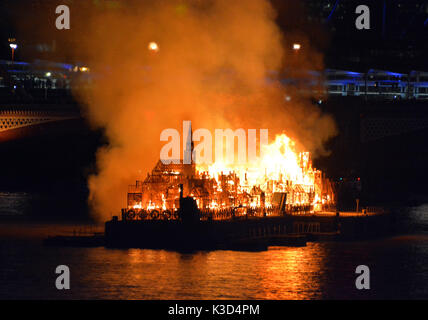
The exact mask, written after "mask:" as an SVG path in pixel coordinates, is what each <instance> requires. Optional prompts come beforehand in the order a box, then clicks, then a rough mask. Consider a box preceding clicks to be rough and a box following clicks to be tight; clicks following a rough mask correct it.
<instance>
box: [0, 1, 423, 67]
mask: <svg viewBox="0 0 428 320" xmlns="http://www.w3.org/2000/svg"><path fill="white" fill-rule="evenodd" d="M133 1H135V0H128V1H114V0H2V1H1V2H0V58H1V59H8V58H10V50H9V46H8V42H7V39H8V38H9V37H16V38H17V39H18V42H19V43H21V44H22V45H21V47H20V50H18V51H17V53H16V54H17V59H20V60H32V59H34V58H45V59H55V56H56V55H57V54H58V53H61V57H65V59H70V60H72V59H73V58H72V57H68V56H67V54H64V53H66V52H67V48H68V47H69V46H73V43H72V42H71V41H70V40H69V39H68V36H69V35H71V34H72V32H73V30H71V31H65V32H64V31H61V32H60V31H57V30H56V29H55V28H54V23H55V18H56V16H55V13H54V12H55V7H56V6H57V5H59V4H67V5H69V6H70V8H71V15H72V21H76V20H73V16H74V17H75V16H76V15H78V14H81V13H82V12H85V11H86V10H85V9H88V8H91V9H96V10H120V7H122V6H124V5H123V3H130V6H132V3H133ZM138 1H144V0H138ZM173 1H177V2H180V0H173ZM271 1H272V3H273V4H274V6H275V7H276V8H277V11H278V18H277V20H278V24H279V26H280V27H281V28H282V30H284V32H285V33H293V32H295V31H298V32H301V33H304V34H305V35H307V36H308V37H309V39H310V41H311V42H312V44H313V45H314V46H315V47H318V48H319V49H320V50H321V51H322V52H325V53H326V63H327V65H330V64H333V65H334V66H336V67H340V64H343V66H346V65H347V64H352V63H354V64H355V65H357V66H358V65H361V64H364V63H367V64H373V61H382V62H385V61H386V62H385V63H389V64H390V65H391V66H392V67H394V65H395V64H397V67H398V68H400V66H399V65H400V63H402V62H403V60H407V61H412V63H414V65H413V66H412V67H414V68H416V67H419V68H425V69H428V66H427V62H426V61H425V60H426V59H425V57H426V55H427V53H428V50H427V47H428V45H427V43H428V23H427V22H428V3H427V1H423V0H388V1H387V2H385V3H387V4H388V5H387V6H386V7H385V11H384V1H383V0H367V1H364V3H365V4H367V5H369V6H370V9H371V27H372V28H371V30H370V31H367V30H366V31H358V30H356V28H355V18H356V16H357V15H356V14H355V8H356V6H358V5H359V4H361V1H355V0H346V1H345V0H342V1H337V0H325V1H320V0H318V1H315V0H302V1H300V2H299V1H296V0H271ZM336 3H337V4H338V5H337V6H336V7H335V4H336ZM78 8H79V9H78ZM82 8H83V9H82ZM333 8H335V10H333ZM290 12H293V13H294V12H295V13H296V14H290ZM332 12H333V13H332ZM330 14H331V17H330V19H328V17H329V15H330ZM80 18H82V17H80ZM384 18H385V19H384ZM80 21H85V19H84V18H83V19H80ZM35 24H36V25H35ZM72 29H73V28H72ZM53 40H55V44H54V45H55V50H56V54H54V53H52V52H50V50H49V48H50V47H51V46H52V45H53ZM24 46H25V48H24ZM81 58H82V59H84V57H81ZM63 59H64V58H63ZM67 62H71V61H67ZM379 63H380V62H379Z"/></svg>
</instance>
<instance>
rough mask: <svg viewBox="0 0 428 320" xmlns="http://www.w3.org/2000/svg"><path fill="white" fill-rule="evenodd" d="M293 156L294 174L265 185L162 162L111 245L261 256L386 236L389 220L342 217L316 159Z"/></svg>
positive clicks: (110, 225)
mask: <svg viewBox="0 0 428 320" xmlns="http://www.w3.org/2000/svg"><path fill="white" fill-rule="evenodd" d="M284 141H286V142H287V143H288V142H289V141H288V140H283V142H284ZM276 147H278V146H276ZM283 150H284V149H283ZM288 156H289V157H290V156H291V157H294V158H293V159H294V163H293V164H292V166H291V167H292V170H294V172H293V173H294V174H290V172H289V170H288V171H287V170H282V169H283V168H284V167H285V166H286V165H287V164H284V163H285V162H281V161H280V166H279V168H278V166H277V168H276V170H275V171H274V172H272V171H270V172H268V170H265V172H264V174H262V176H261V177H260V170H259V172H258V174H259V176H258V177H256V178H258V179H254V171H253V172H251V170H249V169H245V170H241V171H240V170H239V169H238V170H236V171H235V170H228V169H227V168H224V167H222V168H221V169H218V168H217V170H213V168H208V169H207V170H204V169H205V168H202V167H198V166H197V165H196V164H195V163H194V162H191V163H190V164H183V163H178V164H177V163H170V164H164V163H163V162H162V161H158V163H157V164H156V166H155V167H154V169H153V170H152V172H151V173H149V174H148V175H147V177H146V178H145V180H144V181H137V182H136V184H135V185H131V186H129V189H128V195H127V207H126V208H124V209H122V215H121V219H120V220H119V217H117V216H115V217H113V219H112V220H111V221H108V222H106V226H105V241H106V246H108V247H139V248H159V249H198V250H207V249H244V250H247V249H250V250H254V249H256V250H258V249H266V248H267V246H270V245H304V244H305V243H306V240H307V239H308V236H309V237H310V238H311V239H316V238H323V237H327V238H329V239H334V238H338V237H358V236H366V235H370V234H372V235H375V234H381V233H382V232H381V229H382V228H385V227H386V226H387V225H389V224H385V223H384V217H385V216H386V215H379V214H368V213H366V214H364V215H362V216H361V217H358V215H350V216H349V217H348V218H342V217H340V213H339V212H336V210H335V202H334V200H335V195H334V190H333V186H332V184H331V183H330V181H329V180H328V179H326V178H325V177H324V176H323V174H322V172H321V171H319V170H316V169H313V168H312V164H311V161H310V157H309V153H300V154H299V153H294V152H293V153H291V155H290V154H288ZM282 160H283V159H282ZM283 164H284V166H282V165H283ZM260 178H261V179H260ZM255 182H256V183H255ZM372 227H374V228H372ZM344 231H345V232H344Z"/></svg>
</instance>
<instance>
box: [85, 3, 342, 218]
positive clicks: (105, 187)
mask: <svg viewBox="0 0 428 320" xmlns="http://www.w3.org/2000/svg"><path fill="white" fill-rule="evenodd" d="M293 14H295V13H293V12H290V15H293ZM275 17H276V13H275V11H274V9H273V8H272V6H271V4H270V2H268V1H267V0H245V1H230V0H214V1H210V0H208V1H196V0H195V1H159V0H156V1H136V2H134V5H133V6H132V10H130V9H129V8H122V9H119V10H105V11H102V12H97V13H93V14H92V15H91V19H90V22H89V25H88V26H87V28H86V30H85V33H84V34H82V35H81V44H82V45H81V46H79V48H78V50H80V51H81V50H84V51H85V52H86V53H87V54H88V56H89V60H88V64H89V67H90V68H91V71H92V74H94V75H95V76H94V77H95V79H94V83H93V86H92V89H91V90H89V91H81V92H77V94H78V96H79V97H80V98H81V99H83V101H84V103H85V104H86V105H87V106H88V108H87V116H88V118H89V119H90V121H91V123H92V124H93V125H94V126H97V127H104V128H105V129H106V134H107V136H108V138H109V142H110V144H109V146H108V147H105V148H102V149H100V150H99V152H98V155H97V161H98V163H97V165H98V171H99V172H98V174H97V175H94V176H91V177H90V179H89V186H90V192H91V193H90V199H89V200H90V203H91V205H92V207H93V210H94V213H95V215H96V217H97V218H98V219H100V220H106V219H107V218H109V217H110V215H111V214H117V213H118V212H119V210H120V208H121V207H124V206H125V205H126V191H127V185H129V184H131V183H133V182H134V181H135V180H136V179H144V177H145V176H146V174H147V173H148V172H149V171H150V170H151V169H152V168H153V166H154V165H155V164H156V162H157V161H158V160H159V154H160V149H161V147H162V145H164V144H165V142H160V139H159V137H160V133H161V132H162V130H164V129H166V128H176V129H178V130H179V131H180V132H181V130H182V129H181V126H182V121H183V120H191V121H192V126H193V128H194V129H197V128H207V129H210V130H213V129H214V128H222V129H226V128H231V129H233V130H235V129H237V128H244V129H249V128H253V129H260V128H268V129H269V138H270V141H272V139H273V138H274V137H275V134H277V133H282V132H284V133H286V134H287V135H288V136H290V137H291V138H293V139H295V140H296V141H297V142H298V144H299V145H300V146H304V148H305V149H306V150H309V151H312V152H315V153H319V152H323V143H324V142H325V141H326V140H327V139H328V138H330V137H331V136H332V135H334V134H335V125H334V122H333V120H332V119H331V118H330V117H328V116H325V115H323V114H322V113H321V111H320V110H319V109H318V108H317V107H315V106H313V105H311V104H310V103H309V101H306V100H305V99H303V98H298V97H297V96H296V95H295V94H294V93H295V89H293V88H292V87H288V88H287V87H285V88H284V86H282V85H280V83H279V81H277V79H275V77H277V76H276V73H275V72H273V71H281V70H286V73H287V74H288V75H292V76H295V77H301V76H302V74H303V73H302V72H301V70H305V69H314V70H319V69H321V68H322V63H321V61H322V58H321V55H320V54H319V53H316V52H312V51H311V50H310V45H309V44H308V43H307V42H305V39H304V38H303V36H302V35H300V36H299V37H300V38H299V39H300V41H301V43H302V48H304V50H301V52H299V53H295V52H291V50H288V49H287V50H286V49H284V48H289V47H291V43H290V41H291V38H290V39H288V35H287V37H285V36H284V35H283V34H282V33H281V31H280V29H279V28H278V27H277V25H276V24H275ZM151 41H155V42H156V43H157V44H158V45H159V51H157V52H154V51H150V50H148V44H149V43H150V42H151ZM268 77H269V79H271V81H270V82H269V83H268V82H267V81H266V79H267V78H268ZM285 95H290V96H292V97H293V98H292V100H291V101H289V102H286V101H285V99H284V97H285ZM212 132H213V131H212ZM181 143H182V142H181Z"/></svg>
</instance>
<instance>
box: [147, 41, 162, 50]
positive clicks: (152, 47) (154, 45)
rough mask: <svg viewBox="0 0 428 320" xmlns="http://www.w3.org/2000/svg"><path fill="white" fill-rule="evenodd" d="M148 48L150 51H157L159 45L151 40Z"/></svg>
mask: <svg viewBox="0 0 428 320" xmlns="http://www.w3.org/2000/svg"><path fill="white" fill-rule="evenodd" d="M148 49H149V50H150V51H152V52H158V51H159V45H158V44H157V43H156V42H154V41H152V42H150V43H149V45H148Z"/></svg>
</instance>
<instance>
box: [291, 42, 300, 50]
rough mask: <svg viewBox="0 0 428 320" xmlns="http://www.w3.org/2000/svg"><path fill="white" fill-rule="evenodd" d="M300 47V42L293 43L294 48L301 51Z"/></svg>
mask: <svg viewBox="0 0 428 320" xmlns="http://www.w3.org/2000/svg"><path fill="white" fill-rule="evenodd" d="M300 48H302V45H301V44H300V43H294V44H293V50H295V51H299V50H300Z"/></svg>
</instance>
